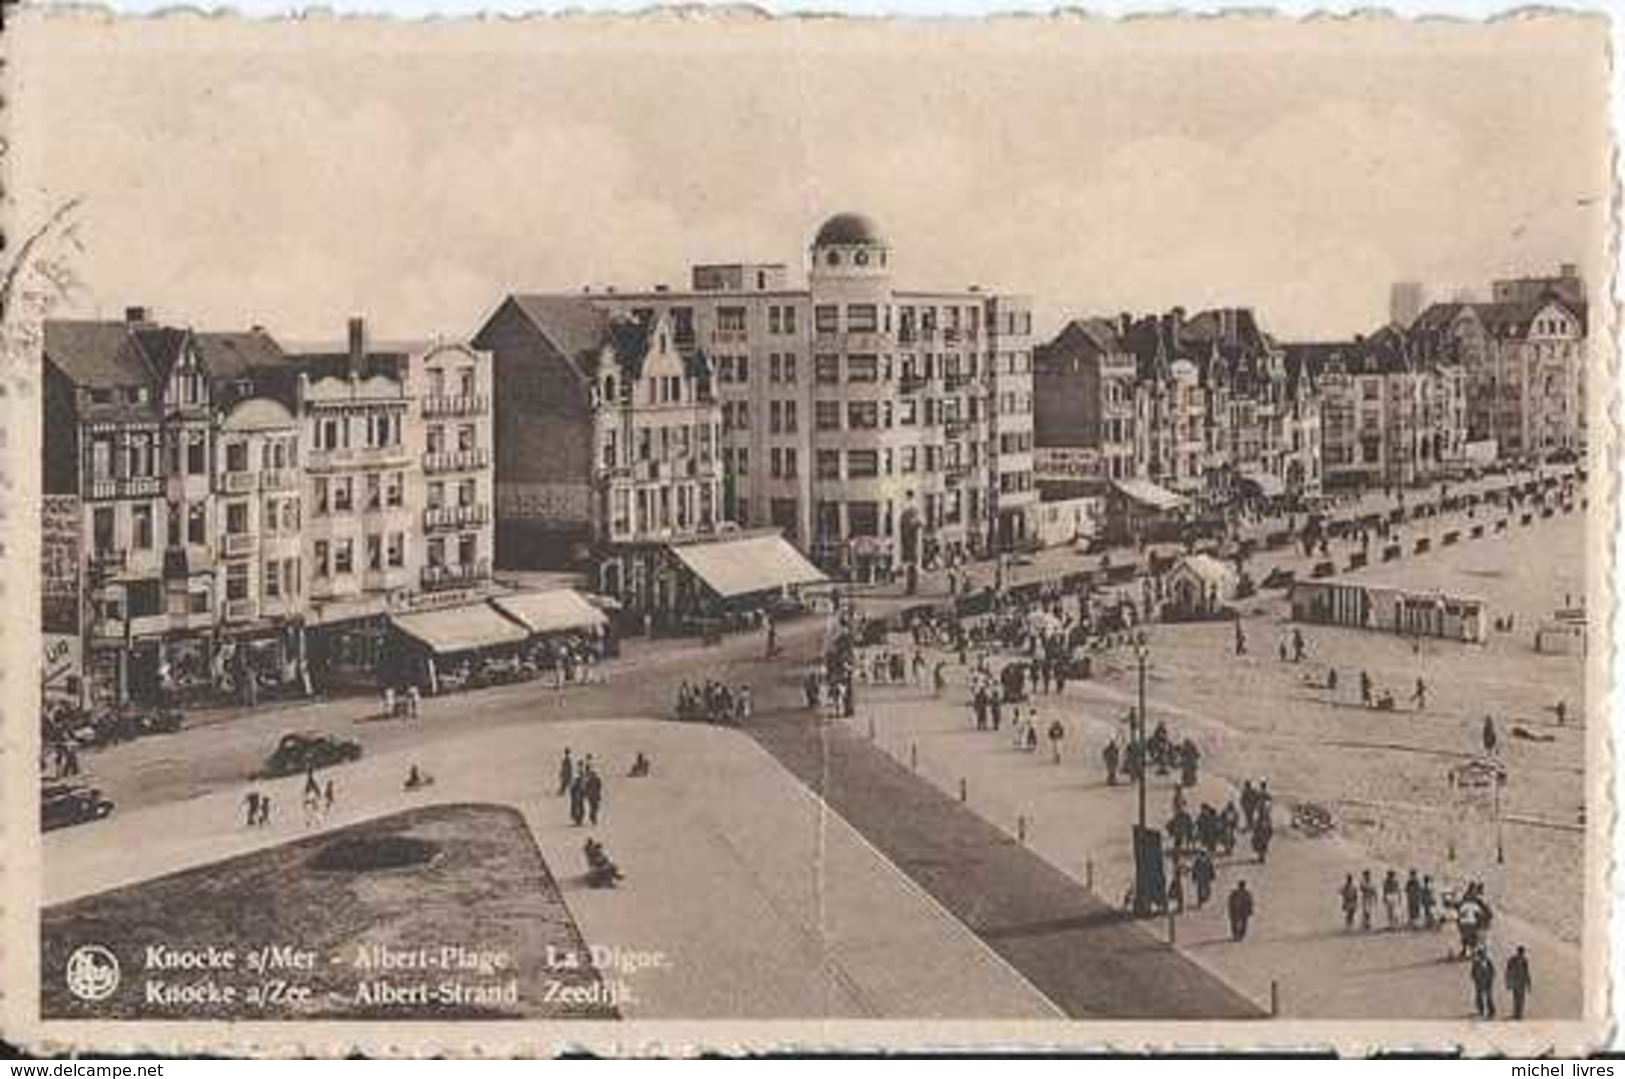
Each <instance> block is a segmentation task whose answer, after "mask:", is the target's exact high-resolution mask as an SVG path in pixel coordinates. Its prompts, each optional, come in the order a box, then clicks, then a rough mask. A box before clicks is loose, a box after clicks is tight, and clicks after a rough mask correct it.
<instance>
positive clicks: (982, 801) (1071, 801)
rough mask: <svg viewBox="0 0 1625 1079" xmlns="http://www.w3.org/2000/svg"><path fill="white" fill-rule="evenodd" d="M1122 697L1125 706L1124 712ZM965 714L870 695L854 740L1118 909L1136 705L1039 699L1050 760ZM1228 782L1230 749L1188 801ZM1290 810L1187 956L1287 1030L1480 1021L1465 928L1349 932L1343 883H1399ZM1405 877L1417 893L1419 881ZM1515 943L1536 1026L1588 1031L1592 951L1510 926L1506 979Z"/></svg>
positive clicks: (1501, 922) (1186, 947)
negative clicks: (1304, 828)
mask: <svg viewBox="0 0 1625 1079" xmlns="http://www.w3.org/2000/svg"><path fill="white" fill-rule="evenodd" d="M1114 696H1115V697H1117V698H1119V699H1118V700H1117V701H1113V700H1111V698H1112V697H1114ZM965 700H966V694H965V690H964V687H963V685H961V684H958V683H957V682H954V683H951V684H950V689H949V693H948V694H947V696H946V698H945V699H944V700H943V701H938V700H935V699H933V698H932V697H931V696H930V693H929V690H916V689H910V688H882V687H866V688H865V689H864V691H863V692H861V693H860V694H859V702H860V707H861V708H862V711H861V712H860V715H859V716H858V717H857V718H856V719H855V720H852V721H848V729H849V730H851V731H852V732H853V733H854V734H856V735H858V736H860V737H865V738H867V737H868V732H869V729H870V725H871V723H872V724H873V730H874V740H875V744H876V745H877V746H878V747H879V748H880V749H882V750H884V751H885V752H887V753H889V754H891V755H892V756H893V757H894V758H895V759H896V760H897V761H898V762H899V763H900V764H901V766H902V767H904V768H909V767H910V766H911V763H912V766H913V770H914V771H916V772H917V774H919V775H920V776H921V777H923V778H924V779H926V780H928V781H929V782H930V783H932V784H933V785H935V786H936V787H937V788H938V789H939V790H941V791H943V792H944V794H946V795H948V796H950V797H954V798H957V797H959V790H960V783H961V781H963V782H964V785H965V787H964V789H965V794H966V803H967V805H968V806H969V807H970V809H972V810H973V811H975V812H976V813H977V814H979V815H980V816H981V817H982V818H983V819H985V820H987V821H988V822H989V823H991V824H993V825H995V826H996V827H998V828H999V829H1000V830H1002V831H1004V832H1005V833H1006V834H1008V835H1011V836H1016V835H1018V834H1022V833H1024V834H1025V843H1026V845H1027V846H1028V847H1029V848H1030V849H1031V850H1032V851H1034V852H1035V853H1037V854H1038V855H1040V856H1042V857H1043V858H1044V859H1045V860H1046V861H1048V862H1049V863H1050V865H1052V866H1054V867H1055V868H1056V869H1058V870H1060V871H1061V872H1063V873H1065V874H1067V875H1069V876H1071V877H1072V878H1074V879H1075V880H1078V881H1080V882H1084V883H1086V884H1088V885H1090V887H1091V888H1092V890H1093V892H1094V893H1095V894H1096V895H1098V896H1100V897H1101V899H1102V900H1103V901H1105V902H1107V903H1110V904H1116V903H1118V902H1119V901H1120V900H1121V898H1122V897H1123V896H1124V895H1125V893H1126V892H1127V890H1128V888H1129V885H1130V883H1131V881H1132V877H1133V866H1132V857H1131V851H1130V846H1129V835H1130V829H1131V826H1132V823H1133V818H1134V814H1135V804H1136V799H1135V795H1134V790H1133V788H1132V787H1130V786H1127V785H1119V786H1118V787H1116V788H1109V787H1107V786H1106V783H1105V778H1104V774H1103V767H1102V765H1101V764H1100V760H1099V753H1100V749H1101V747H1102V746H1103V745H1104V743H1105V741H1106V739H1107V738H1108V737H1109V736H1110V735H1111V734H1113V733H1117V734H1119V736H1120V737H1121V735H1122V731H1121V729H1120V725H1121V719H1120V717H1121V716H1122V715H1123V714H1124V712H1125V710H1126V705H1127V703H1128V695H1127V694H1126V693H1122V692H1120V691H1114V690H1113V688H1112V687H1101V686H1098V685H1092V684H1089V683H1085V684H1083V685H1082V686H1079V685H1078V684H1076V683H1075V684H1073V685H1072V686H1070V687H1069V690H1068V693H1067V694H1066V696H1065V698H1055V697H1039V698H1038V699H1037V703H1038V711H1039V717H1040V719H1039V730H1040V735H1041V737H1040V747H1039V750H1038V751H1037V752H1035V753H1026V752H1021V751H1017V750H1016V749H1014V748H1013V746H1012V738H1011V735H1010V731H1009V727H1008V726H1006V728H1005V729H1004V730H1003V731H1001V732H999V733H997V734H994V733H991V732H988V733H984V732H977V731H976V730H974V723H973V719H972V716H971V713H970V709H969V707H968V706H967V705H966V703H965ZM1086 702H1087V703H1086ZM1151 711H1152V714H1153V716H1158V715H1169V714H1170V712H1171V711H1172V710H1170V709H1169V708H1168V707H1167V706H1166V704H1165V703H1163V702H1159V701H1157V700H1156V698H1155V696H1153V697H1152V698H1151ZM1056 716H1060V717H1061V718H1062V720H1063V722H1064V723H1065V725H1066V729H1067V737H1066V740H1065V742H1064V751H1063V757H1062V763H1061V764H1060V765H1055V764H1053V763H1051V758H1050V752H1049V747H1048V743H1047V740H1045V739H1044V738H1043V737H1042V734H1043V732H1044V731H1045V730H1046V729H1047V727H1048V725H1049V722H1050V720H1051V719H1052V718H1055V717H1056ZM1175 723H1176V725H1177V723H1178V719H1177V718H1176V719H1175ZM1223 767H1224V754H1223V752H1222V749H1221V751H1220V752H1218V753H1217V754H1215V753H1214V752H1213V751H1212V749H1209V750H1208V755H1207V757H1206V758H1205V759H1204V760H1203V767H1202V782H1201V784H1200V785H1199V787H1198V788H1197V789H1196V790H1194V791H1191V792H1188V794H1187V797H1188V798H1189V799H1190V803H1191V805H1192V806H1193V807H1194V806H1196V805H1200V803H1201V802H1202V801H1209V802H1214V803H1216V804H1217V805H1221V806H1222V804H1223V802H1224V801H1225V799H1226V798H1228V797H1231V796H1232V795H1233V793H1234V791H1233V789H1232V788H1231V786H1230V784H1229V783H1228V782H1226V781H1225V780H1224V779H1223V778H1222V776H1221V774H1220V773H1221V772H1222V770H1223ZM1171 794H1172V779H1171V777H1156V776H1155V775H1153V779H1152V787H1151V791H1150V796H1149V799H1148V806H1149V815H1150V818H1151V823H1152V825H1153V826H1154V827H1158V828H1160V827H1161V826H1162V824H1163V821H1164V820H1165V818H1166V817H1167V815H1168V813H1169V809H1168V806H1169V802H1170V800H1171ZM1276 809H1277V812H1276V820H1277V829H1276V835H1275V843H1274V844H1273V845H1272V847H1271V850H1270V858H1269V862H1268V864H1267V865H1264V866H1259V865H1256V864H1253V862H1252V861H1251V858H1250V856H1248V857H1246V859H1245V860H1242V859H1243V852H1242V851H1240V850H1239V849H1238V856H1237V858H1235V859H1231V860H1225V859H1220V860H1219V865H1218V869H1219V874H1218V879H1217V881H1216V882H1215V886H1214V896H1213V898H1212V900H1210V901H1209V903H1208V905H1207V908H1206V909H1205V910H1201V911H1196V910H1194V901H1195V894H1194V888H1192V887H1191V886H1190V884H1189V882H1188V881H1187V884H1186V888H1187V911H1188V912H1187V913H1186V914H1184V915H1183V916H1181V917H1179V918H1178V919H1177V920H1176V925H1175V940H1176V943H1177V946H1178V948H1179V949H1180V951H1181V952H1182V953H1183V954H1185V955H1186V956H1188V957H1190V958H1191V959H1193V960H1194V961H1196V962H1197V963H1199V964H1201V965H1202V966H1203V967H1204V968H1206V969H1207V970H1209V971H1211V972H1212V973H1213V974H1214V975H1216V976H1217V977H1218V978H1220V979H1222V980H1223V981H1224V982H1225V983H1227V984H1229V985H1230V986H1232V987H1234V988H1235V989H1236V990H1238V991H1239V992H1241V993H1242V994H1244V995H1245V996H1246V997H1248V998H1249V999H1251V1000H1252V1001H1254V1002H1255V1003H1257V1004H1258V1005H1259V1006H1261V1007H1267V1006H1268V1003H1269V1000H1270V995H1271V983H1272V982H1273V983H1275V985H1276V989H1277V993H1278V1000H1279V1006H1280V1012H1281V1014H1282V1015H1285V1016H1288V1017H1296V1018H1315V1019H1329V1018H1336V1019H1354V1018H1381V1019H1459V1018H1463V1017H1467V1016H1469V1015H1470V1014H1471V1004H1472V999H1471V991H1470V988H1469V985H1468V980H1467V968H1466V965H1465V964H1463V963H1458V962H1453V961H1451V960H1449V959H1448V958H1447V956H1448V955H1449V954H1451V953H1453V951H1454V946H1455V943H1456V936H1455V932H1454V929H1453V927H1447V928H1445V929H1443V930H1440V931H1438V932H1425V931H1414V932H1412V931H1399V932H1373V933H1369V934H1365V933H1358V932H1355V933H1348V932H1345V931H1344V930H1343V928H1342V919H1341V915H1340V912H1339V909H1338V899H1337V895H1336V889H1337V887H1338V885H1339V884H1341V882H1342V880H1343V875H1344V874H1345V873H1349V872H1352V873H1354V874H1355V876H1356V879H1358V874H1359V870H1360V869H1362V868H1370V869H1372V870H1373V875H1374V877H1375V878H1376V879H1377V880H1378V881H1379V882H1380V879H1381V872H1382V871H1383V870H1384V869H1386V868H1387V867H1385V866H1382V865H1381V864H1380V863H1378V862H1377V861H1375V860H1374V859H1372V858H1370V857H1369V856H1367V855H1366V853H1365V852H1364V851H1363V850H1361V849H1359V848H1358V847H1356V846H1354V845H1353V844H1350V843H1347V842H1345V841H1344V840H1342V839H1340V838H1336V837H1324V838H1318V839H1311V838H1307V837H1305V836H1302V835H1300V834H1298V833H1296V832H1294V831H1293V830H1292V829H1291V828H1290V826H1289V825H1290V811H1289V807H1288V806H1286V805H1284V804H1281V803H1280V802H1279V801H1278V804H1277V806H1276ZM1245 839H1246V837H1245V835H1244V836H1243V837H1242V840H1243V845H1244V844H1245ZM1394 868H1396V869H1399V870H1400V871H1401V879H1403V873H1404V870H1405V868H1406V867H1404V866H1395V867H1394ZM1237 879H1244V880H1246V881H1247V884H1248V887H1249V889H1250V890H1252V891H1253V892H1254V893H1255V896H1256V901H1257V914H1256V917H1255V919H1254V922H1253V925H1252V927H1251V928H1250V930H1249V933H1248V937H1247V940H1246V941H1245V942H1244V943H1240V944H1236V943H1232V942H1231V941H1230V939H1229V929H1228V924H1227V921H1226V917H1225V914H1224V899H1225V896H1226V895H1227V894H1228V892H1229V890H1230V888H1231V887H1232V886H1233V885H1234V883H1235V881H1236V880H1237ZM1437 879H1438V878H1437V877H1436V882H1437ZM1379 908H1380V904H1379ZM1378 917H1379V919H1380V917H1381V912H1380V909H1379V912H1378ZM1154 929H1155V931H1156V932H1157V933H1159V934H1161V935H1162V938H1163V939H1167V932H1168V922H1167V919H1158V920H1156V921H1155V923H1154ZM1513 943H1520V944H1524V945H1525V946H1527V947H1528V949H1529V952H1530V955H1531V959H1532V962H1533V964H1534V966H1535V969H1536V970H1537V971H1538V972H1539V973H1537V975H1536V978H1537V985H1538V987H1539V989H1538V994H1537V995H1534V996H1532V997H1531V1010H1530V1014H1531V1017H1539V1018H1554V1017H1557V1018H1569V1017H1578V1016H1579V1015H1580V1014H1581V1012H1582V1007H1583V1001H1582V993H1581V985H1580V956H1579V953H1578V949H1577V948H1575V947H1573V946H1572V945H1569V944H1565V943H1564V942H1562V941H1560V940H1558V939H1557V938H1555V937H1554V936H1552V935H1551V934H1549V933H1547V932H1546V931H1544V930H1543V929H1540V928H1537V927H1535V926H1532V925H1530V924H1528V923H1525V922H1521V921H1519V920H1518V919H1516V918H1514V917H1511V916H1509V915H1507V914H1505V913H1501V914H1499V915H1498V918H1497V923H1496V929H1495V932H1494V934H1493V938H1492V946H1493V949H1494V952H1495V954H1496V956H1497V962H1498V963H1499V962H1500V961H1501V960H1502V959H1503V958H1504V954H1505V953H1506V952H1507V951H1508V950H1509V948H1510V945H1511V944H1513Z"/></svg>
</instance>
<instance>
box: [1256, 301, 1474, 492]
mask: <svg viewBox="0 0 1625 1079" xmlns="http://www.w3.org/2000/svg"><path fill="white" fill-rule="evenodd" d="M1287 356H1288V361H1289V362H1290V363H1293V364H1298V365H1302V366H1303V367H1304V368H1305V369H1307V370H1308V371H1310V372H1312V373H1313V375H1314V377H1315V379H1316V380H1317V382H1318V383H1319V386H1320V391H1321V397H1322V401H1323V406H1322V432H1323V434H1322V437H1323V443H1324V452H1323V456H1324V462H1325V471H1326V483H1327V485H1328V486H1333V487H1348V486H1368V487H1370V486H1387V485H1396V486H1402V485H1409V484H1415V483H1423V482H1427V481H1430V480H1433V479H1436V478H1441V477H1445V476H1449V475H1451V474H1452V469H1453V468H1454V467H1456V466H1458V465H1460V464H1461V463H1462V462H1463V461H1464V460H1465V457H1466V444H1467V398H1466V376H1465V373H1464V371H1463V370H1462V368H1461V366H1460V365H1459V364H1455V363H1452V362H1441V361H1439V360H1436V359H1429V358H1426V357H1424V356H1423V354H1422V353H1421V351H1420V350H1419V349H1418V348H1417V347H1416V342H1415V341H1414V340H1413V339H1412V337H1411V335H1408V334H1407V333H1405V331H1403V330H1402V329H1400V328H1399V327H1398V326H1394V325H1389V326H1384V327H1383V328H1381V329H1379V330H1378V331H1377V332H1376V333H1373V334H1371V335H1370V336H1366V337H1357V338H1355V339H1353V340H1351V341H1333V342H1317V343H1304V344H1292V345H1288V346H1287Z"/></svg>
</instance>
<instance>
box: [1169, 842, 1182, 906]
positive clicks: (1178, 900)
mask: <svg viewBox="0 0 1625 1079" xmlns="http://www.w3.org/2000/svg"><path fill="white" fill-rule="evenodd" d="M1167 900H1168V909H1169V910H1170V911H1171V912H1173V913H1175V914H1184V913H1185V866H1184V865H1183V864H1182V863H1181V862H1180V860H1179V857H1178V855H1175V856H1174V858H1173V867H1172V872H1171V873H1169V876H1168V896H1167Z"/></svg>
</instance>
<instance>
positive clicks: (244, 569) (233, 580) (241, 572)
mask: <svg viewBox="0 0 1625 1079" xmlns="http://www.w3.org/2000/svg"><path fill="white" fill-rule="evenodd" d="M247 598H248V563H247V562H231V563H228V564H227V565H226V599H227V600H245V599H247Z"/></svg>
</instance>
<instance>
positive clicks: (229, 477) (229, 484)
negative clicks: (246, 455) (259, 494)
mask: <svg viewBox="0 0 1625 1079" xmlns="http://www.w3.org/2000/svg"><path fill="white" fill-rule="evenodd" d="M259 485H260V474H259V473H258V472H216V473H215V474H214V489H215V491H216V492H217V493H219V494H225V495H246V494H252V493H253V492H254V491H255V490H257V489H258V487H259Z"/></svg>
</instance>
